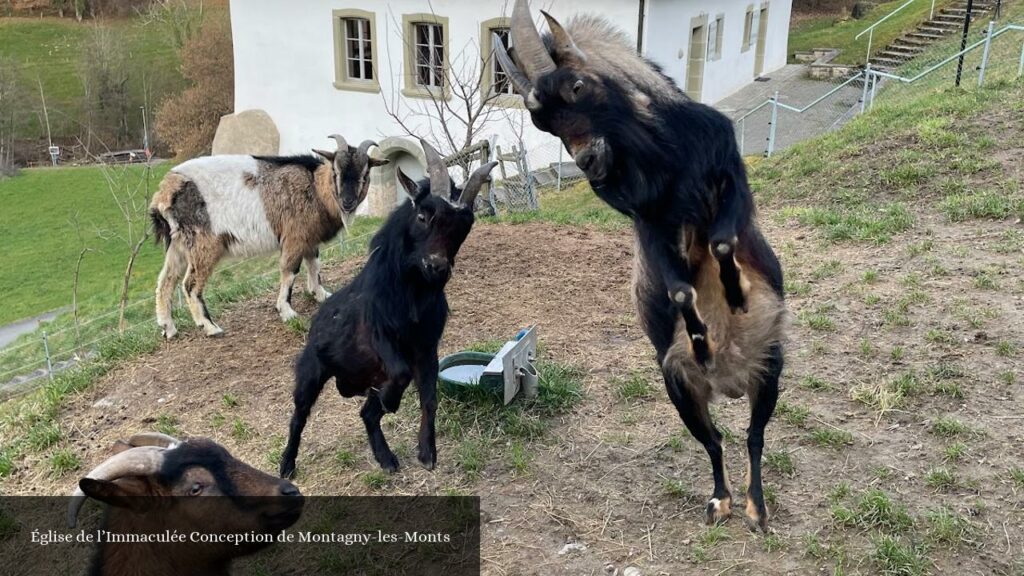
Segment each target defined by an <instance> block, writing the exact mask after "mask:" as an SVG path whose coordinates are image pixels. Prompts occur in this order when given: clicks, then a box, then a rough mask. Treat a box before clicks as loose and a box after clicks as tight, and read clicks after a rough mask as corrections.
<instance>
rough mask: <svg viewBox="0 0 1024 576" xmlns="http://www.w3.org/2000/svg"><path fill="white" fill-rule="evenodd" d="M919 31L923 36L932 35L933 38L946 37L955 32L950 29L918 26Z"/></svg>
mask: <svg viewBox="0 0 1024 576" xmlns="http://www.w3.org/2000/svg"><path fill="white" fill-rule="evenodd" d="M917 31H918V32H919V33H921V34H931V35H933V36H939V37H942V36H945V35H946V34H950V33H952V32H953V30H952V29H950V28H936V27H934V26H918V27H917Z"/></svg>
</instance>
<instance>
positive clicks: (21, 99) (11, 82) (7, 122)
mask: <svg viewBox="0 0 1024 576" xmlns="http://www.w3.org/2000/svg"><path fill="white" fill-rule="evenodd" d="M24 109H25V93H24V90H22V88H21V85H20V84H19V81H18V75H17V67H16V66H15V63H14V60H12V59H10V58H6V57H5V58H0V177H3V176H7V175H11V174H13V173H14V172H15V170H16V168H15V164H14V162H15V158H14V137H15V134H16V133H17V131H18V127H19V122H20V119H21V118H23V116H24Z"/></svg>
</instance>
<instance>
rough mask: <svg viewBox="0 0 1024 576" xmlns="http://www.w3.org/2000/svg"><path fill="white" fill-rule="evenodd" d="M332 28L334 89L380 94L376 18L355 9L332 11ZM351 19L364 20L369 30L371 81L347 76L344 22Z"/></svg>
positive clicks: (371, 14) (346, 44) (346, 46)
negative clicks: (367, 23)
mask: <svg viewBox="0 0 1024 576" xmlns="http://www.w3.org/2000/svg"><path fill="white" fill-rule="evenodd" d="M331 17H332V18H333V24H332V26H333V28H334V87H335V88H337V89H338V90H349V91H353V92H374V93H376V92H380V71H379V68H378V66H377V57H378V56H379V54H380V52H378V51H377V18H376V15H375V14H374V13H373V12H369V11H366V10H359V9H357V8H345V9H340V10H332V11H331ZM351 19H360V20H366V21H368V22H369V29H370V53H371V54H370V66H371V67H372V70H373V79H372V80H364V79H362V78H351V77H349V75H348V42H347V41H348V38H347V33H348V32H347V30H346V28H345V22H346V21H347V20H351Z"/></svg>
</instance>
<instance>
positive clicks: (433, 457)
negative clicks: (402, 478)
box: [416, 450, 437, 470]
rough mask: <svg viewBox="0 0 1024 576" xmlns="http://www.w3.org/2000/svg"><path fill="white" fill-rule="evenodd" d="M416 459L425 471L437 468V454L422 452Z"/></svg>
mask: <svg viewBox="0 0 1024 576" xmlns="http://www.w3.org/2000/svg"><path fill="white" fill-rule="evenodd" d="M416 459H417V460H419V461H420V465H421V466H423V468H424V469H425V470H433V469H434V467H435V466H437V452H430V453H424V452H423V451H422V450H421V451H420V453H419V455H418V456H417V457H416Z"/></svg>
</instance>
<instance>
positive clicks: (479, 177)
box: [459, 161, 498, 210]
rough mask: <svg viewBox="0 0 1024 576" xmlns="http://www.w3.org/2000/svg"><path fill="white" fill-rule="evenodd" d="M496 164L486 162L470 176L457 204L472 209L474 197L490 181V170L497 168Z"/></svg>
mask: <svg viewBox="0 0 1024 576" xmlns="http://www.w3.org/2000/svg"><path fill="white" fill-rule="evenodd" d="M497 165H498V163H497V162H493V161H492V162H488V163H487V164H484V165H482V166H480V167H479V168H477V169H476V170H474V171H473V174H471V175H470V177H469V180H466V186H465V187H464V188H463V189H462V196H459V204H462V205H463V206H465V207H467V208H469V209H470V210H472V209H473V203H474V202H476V195H477V194H478V193H479V192H480V189H481V188H483V186H484V184H485V183H487V182H490V181H491V170H493V169H494V167H495V166H497Z"/></svg>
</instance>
